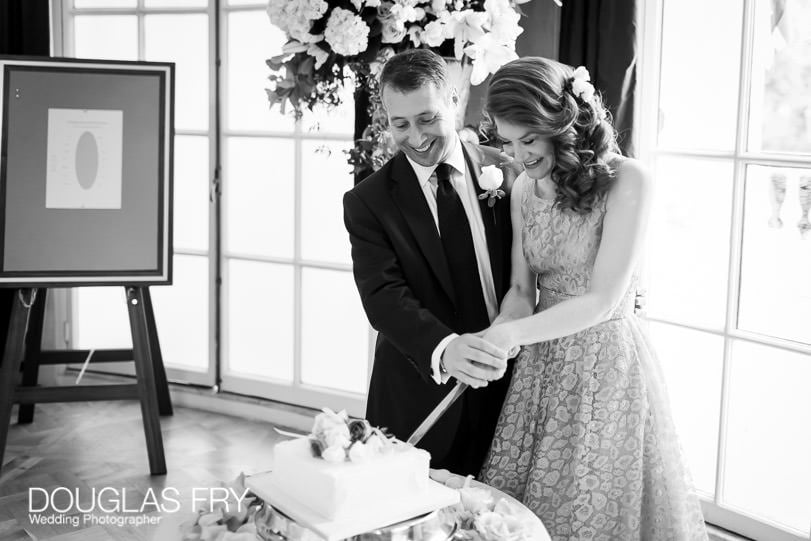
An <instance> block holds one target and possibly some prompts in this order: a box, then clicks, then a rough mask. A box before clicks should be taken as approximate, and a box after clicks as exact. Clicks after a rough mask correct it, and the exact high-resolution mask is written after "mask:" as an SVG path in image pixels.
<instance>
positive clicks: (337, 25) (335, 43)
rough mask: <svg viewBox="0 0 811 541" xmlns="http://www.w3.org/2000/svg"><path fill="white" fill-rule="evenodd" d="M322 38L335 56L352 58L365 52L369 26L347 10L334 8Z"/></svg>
mask: <svg viewBox="0 0 811 541" xmlns="http://www.w3.org/2000/svg"><path fill="white" fill-rule="evenodd" d="M324 38H325V39H326V40H327V43H329V45H330V47H332V50H333V51H335V52H336V53H337V54H341V55H344V56H354V55H356V54H358V53H360V52H362V51H365V50H366V47H367V46H368V44H369V41H368V40H369V26H368V25H367V24H366V23H365V22H363V19H361V18H360V17H358V16H357V15H355V14H354V13H352V12H351V11H349V10H348V9H343V8H335V9H333V10H332V14H331V15H330V16H329V20H328V21H327V28H326V30H324Z"/></svg>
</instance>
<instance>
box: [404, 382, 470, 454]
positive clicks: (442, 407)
mask: <svg viewBox="0 0 811 541" xmlns="http://www.w3.org/2000/svg"><path fill="white" fill-rule="evenodd" d="M468 387H469V386H468V384H467V383H462V382H456V386H455V387H454V388H453V389H451V392H449V393H448V394H446V395H445V398H443V399H442V401H441V402H440V403H439V404H437V405H436V407H435V408H434V409H433V410H432V411H431V413H429V414H428V417H426V418H425V420H424V421H423V422H422V423H420V426H418V427H417V430H415V431H414V433H413V434H411V436H409V437H408V440H406V443H410V444H411V445H417V443H419V442H420V440H421V439H422V438H423V437H424V436H425V434H426V433H428V431H429V430H431V427H432V426H434V425H435V424H436V422H437V421H438V420H439V418H440V417H442V416H443V415H444V414H445V412H446V411H448V409H450V407H451V406H452V405H453V403H454V402H456V400H457V399H458V398H459V397H460V396H462V393H464V392H465V391H466V390H467V388H468Z"/></svg>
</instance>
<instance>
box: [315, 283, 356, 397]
mask: <svg viewBox="0 0 811 541" xmlns="http://www.w3.org/2000/svg"><path fill="white" fill-rule="evenodd" d="M301 296H302V300H301V304H302V308H301V310H302V332H301V380H302V383H304V384H310V385H317V386H319V387H329V388H331V389H339V390H342V391H349V392H354V393H365V392H366V380H367V375H368V366H369V326H368V323H367V321H366V314H365V313H364V312H363V307H362V306H361V304H360V297H359V296H358V290H357V288H356V287H355V281H354V280H353V278H352V273H351V272H345V271H331V270H323V269H310V268H304V269H302V286H301Z"/></svg>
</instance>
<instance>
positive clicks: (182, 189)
mask: <svg viewBox="0 0 811 541" xmlns="http://www.w3.org/2000/svg"><path fill="white" fill-rule="evenodd" d="M208 167H209V165H208V138H207V137H196V136H188V135H177V136H175V178H174V181H175V186H174V188H175V193H174V209H175V214H174V217H173V219H174V222H173V226H174V242H175V248H176V249H177V248H190V249H195V250H208V197H209V195H208V194H209V170H208Z"/></svg>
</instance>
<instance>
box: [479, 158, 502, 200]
mask: <svg viewBox="0 0 811 541" xmlns="http://www.w3.org/2000/svg"><path fill="white" fill-rule="evenodd" d="M503 183H504V172H503V171H502V170H501V169H499V168H498V166H496V165H486V166H484V167H482V174H481V175H479V186H480V187H481V189H482V190H484V193H483V194H480V195H479V199H484V198H487V206H488V207H492V206H493V205H495V204H496V199H501V198H502V197H504V196H505V195H506V192H505V191H504V190H502V189H501V185H502V184H503Z"/></svg>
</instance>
